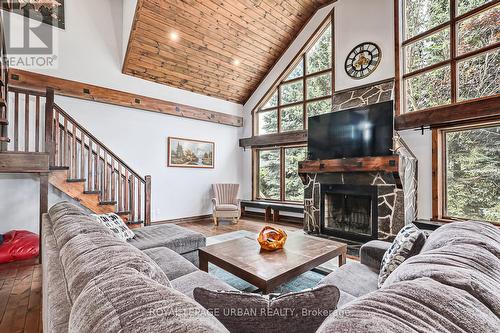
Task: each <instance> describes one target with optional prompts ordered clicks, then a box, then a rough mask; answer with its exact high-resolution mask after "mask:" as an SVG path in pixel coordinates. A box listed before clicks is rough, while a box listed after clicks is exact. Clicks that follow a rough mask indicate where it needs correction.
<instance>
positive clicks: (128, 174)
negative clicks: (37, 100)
mask: <svg viewBox="0 0 500 333" xmlns="http://www.w3.org/2000/svg"><path fill="white" fill-rule="evenodd" d="M53 96H54V91H53V90H52V89H47V94H46V116H45V118H46V138H47V139H46V146H47V152H49V163H50V166H51V168H53V169H58V168H59V169H62V168H64V169H66V168H67V169H68V178H69V181H70V182H71V181H75V182H83V181H84V182H85V193H87V194H98V195H99V201H100V204H101V205H116V209H117V211H118V213H120V215H122V216H124V215H128V216H129V221H128V222H131V223H139V222H142V223H144V225H150V223H151V215H150V212H151V176H146V177H145V178H142V177H141V176H140V175H139V174H138V173H137V172H135V171H134V170H133V169H132V168H131V167H130V166H128V165H127V163H125V162H124V161H123V160H122V159H121V158H120V157H118V156H117V155H116V154H115V153H113V151H112V150H111V149H109V148H108V147H107V146H106V145H104V144H103V143H102V142H101V141H100V140H99V139H97V138H96V137H95V136H94V135H92V133H90V132H89V131H88V130H86V129H85V128H84V127H83V126H81V125H80V124H79V123H78V122H77V121H76V120H75V119H73V118H72V117H71V116H70V115H69V114H68V113H66V112H65V111H64V110H63V109H62V108H61V107H60V106H58V105H57V104H56V103H54V102H53V100H54V97H53Z"/></svg>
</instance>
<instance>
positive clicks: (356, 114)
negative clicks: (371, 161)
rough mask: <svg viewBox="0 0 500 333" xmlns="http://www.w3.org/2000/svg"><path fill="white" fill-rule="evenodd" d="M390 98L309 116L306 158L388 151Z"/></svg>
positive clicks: (391, 124) (385, 153)
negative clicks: (387, 100)
mask: <svg viewBox="0 0 500 333" xmlns="http://www.w3.org/2000/svg"><path fill="white" fill-rule="evenodd" d="M393 110H394V108H393V102H392V101H390V102H384V103H379V104H373V105H369V106H363V107H359V108H354V109H349V110H345V111H338V112H332V113H328V114H323V115H319V116H315V117H311V118H309V130H308V147H307V148H308V159H309V160H327V159H339V158H351V157H367V156H388V155H392V154H393V152H392V149H393V141H392V140H393V135H394V111H393Z"/></svg>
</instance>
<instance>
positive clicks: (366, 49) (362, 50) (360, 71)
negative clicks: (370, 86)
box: [345, 42, 382, 80]
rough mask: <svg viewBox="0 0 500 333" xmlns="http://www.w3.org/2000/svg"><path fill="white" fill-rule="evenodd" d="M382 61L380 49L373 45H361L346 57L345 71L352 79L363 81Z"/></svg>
mask: <svg viewBox="0 0 500 333" xmlns="http://www.w3.org/2000/svg"><path fill="white" fill-rule="evenodd" d="M381 59H382V52H381V51H380V48H379V47H378V46H377V45H376V44H374V43H368V42H366V43H361V44H359V45H358V46H356V47H355V48H353V49H352V51H351V52H350V53H349V55H348V56H347V59H346V60H345V71H346V73H347V75H349V76H350V77H352V78H353V79H357V80H359V79H363V78H365V77H367V76H368V75H370V74H371V73H373V72H374V71H375V69H377V66H378V65H379V64H380V60H381Z"/></svg>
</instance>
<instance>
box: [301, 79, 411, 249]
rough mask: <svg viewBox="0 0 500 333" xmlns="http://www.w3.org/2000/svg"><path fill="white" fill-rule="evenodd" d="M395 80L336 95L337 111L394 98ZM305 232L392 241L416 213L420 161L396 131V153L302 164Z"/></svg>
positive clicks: (365, 239) (334, 108) (335, 106)
mask: <svg viewBox="0 0 500 333" xmlns="http://www.w3.org/2000/svg"><path fill="white" fill-rule="evenodd" d="M392 95H393V82H385V83H381V84H378V85H373V86H368V87H362V88H357V89H353V90H350V91H344V92H340V93H337V94H336V95H335V96H334V98H333V102H334V103H333V104H334V105H333V112H335V111H339V110H344V109H349V108H353V107H358V106H363V105H369V104H374V103H380V102H384V101H388V100H391V99H392ZM299 174H300V176H301V178H302V181H303V183H304V186H305V190H304V230H305V231H306V232H308V233H310V234H320V235H324V236H331V237H336V238H342V239H347V240H352V241H357V242H366V241H369V240H371V239H391V238H393V237H394V236H395V235H396V234H397V233H398V232H399V230H401V228H402V227H403V226H404V225H405V224H408V223H411V222H413V221H414V220H415V219H416V215H417V208H416V207H417V159H416V158H415V156H414V155H413V154H412V153H411V151H410V150H409V149H408V147H407V146H406V145H405V143H404V142H403V141H402V140H401V138H400V137H399V136H398V135H397V134H395V137H394V155H393V156H385V157H366V158H351V159H340V160H326V161H304V162H301V163H299Z"/></svg>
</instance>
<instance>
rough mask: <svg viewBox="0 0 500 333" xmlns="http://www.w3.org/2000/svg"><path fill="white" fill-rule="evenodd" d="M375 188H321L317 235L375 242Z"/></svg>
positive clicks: (376, 219)
mask: <svg viewBox="0 0 500 333" xmlns="http://www.w3.org/2000/svg"><path fill="white" fill-rule="evenodd" d="M377 198H378V190H377V187H376V186H359V185H340V184H322V185H321V203H322V204H321V205H320V209H321V212H320V219H321V222H320V223H321V224H320V232H321V233H322V234H324V235H329V236H333V237H339V238H345V239H350V240H354V241H360V242H365V241H369V240H372V239H377V238H378V209H377Z"/></svg>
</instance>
